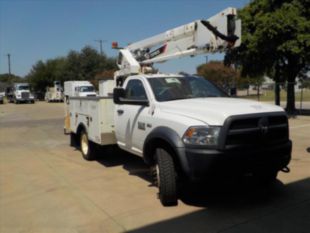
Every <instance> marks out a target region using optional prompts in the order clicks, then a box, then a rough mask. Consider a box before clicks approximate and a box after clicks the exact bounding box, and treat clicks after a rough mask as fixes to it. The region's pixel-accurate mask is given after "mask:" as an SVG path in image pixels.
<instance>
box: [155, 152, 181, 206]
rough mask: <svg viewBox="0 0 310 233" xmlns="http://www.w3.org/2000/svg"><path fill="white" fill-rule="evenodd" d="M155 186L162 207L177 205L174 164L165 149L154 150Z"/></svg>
mask: <svg viewBox="0 0 310 233" xmlns="http://www.w3.org/2000/svg"><path fill="white" fill-rule="evenodd" d="M155 157H156V162H157V163H156V165H155V167H154V172H155V184H156V185H157V186H158V189H159V199H160V202H161V203H162V205H163V206H175V205H177V204H178V198H177V181H176V171H175V167H174V162H173V159H172V157H171V155H170V154H169V152H167V151H166V150H165V149H162V148H158V149H157V150H156V154H155Z"/></svg>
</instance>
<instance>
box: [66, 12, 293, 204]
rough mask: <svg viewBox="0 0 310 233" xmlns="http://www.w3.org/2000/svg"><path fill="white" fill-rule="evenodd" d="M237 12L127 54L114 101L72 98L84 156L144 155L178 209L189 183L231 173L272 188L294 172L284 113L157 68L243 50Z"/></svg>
mask: <svg viewBox="0 0 310 233" xmlns="http://www.w3.org/2000/svg"><path fill="white" fill-rule="evenodd" d="M236 12H237V11H236V9H235V8H228V9H226V10H224V11H222V12H220V13H218V14H217V15H215V16H213V17H211V18H209V19H208V20H207V21H206V20H197V21H195V22H192V23H189V24H186V25H183V26H180V27H177V28H174V29H171V30H168V31H166V32H164V33H161V34H158V35H156V36H153V37H151V38H148V39H145V40H142V41H139V42H136V43H132V44H130V45H129V46H127V47H126V48H122V49H120V54H119V58H118V61H117V64H118V66H119V69H120V70H119V71H117V72H116V73H115V86H116V88H115V89H114V92H113V99H112V98H111V97H109V96H105V97H101V96H100V97H90V98H80V97H73V98H70V103H69V104H68V115H67V116H68V117H69V128H68V131H69V132H71V142H72V144H74V143H77V144H78V145H79V146H80V148H81V152H82V155H83V157H84V158H85V159H86V160H92V159H94V158H95V156H96V148H97V146H98V145H102V146H104V145H111V144H117V145H118V146H119V147H120V148H121V149H123V150H125V151H128V152H130V153H132V154H135V155H137V156H140V157H142V158H143V160H144V161H145V163H146V164H148V165H149V166H150V167H152V172H153V175H154V183H155V184H156V185H157V186H158V189H159V198H160V201H161V203H162V204H163V205H164V206H169V205H176V204H177V201H178V190H179V184H180V182H183V181H190V182H195V181H198V180H203V179H205V178H206V177H212V176H213V175H215V174H219V173H221V174H224V173H226V174H227V175H228V176H231V175H232V174H239V175H247V176H248V175H250V176H253V177H255V178H257V179H258V180H260V181H261V182H263V183H267V182H270V181H272V180H274V179H276V176H277V173H278V171H280V170H282V171H288V168H287V165H288V163H289V161H290V159H291V148H292V143H291V141H290V140H289V133H288V120H287V116H286V113H285V112H284V111H283V109H282V108H280V107H278V106H273V105H268V104H262V103H258V102H255V101H249V100H243V99H234V98H228V97H227V96H226V95H225V93H223V92H222V91H220V90H219V89H218V88H216V87H215V86H214V85H212V83H210V82H208V81H207V80H205V79H203V78H201V77H196V76H190V75H178V74H160V73H157V72H156V71H155V69H153V64H154V63H156V62H164V61H166V60H169V59H175V58H179V57H182V56H193V55H198V54H203V53H210V52H211V53H212V52H221V51H225V50H227V49H230V48H233V47H236V46H238V45H239V44H240V36H241V25H240V21H238V20H236V19H235V17H236ZM114 46H115V47H118V46H117V45H115V44H114ZM67 123H68V122H67Z"/></svg>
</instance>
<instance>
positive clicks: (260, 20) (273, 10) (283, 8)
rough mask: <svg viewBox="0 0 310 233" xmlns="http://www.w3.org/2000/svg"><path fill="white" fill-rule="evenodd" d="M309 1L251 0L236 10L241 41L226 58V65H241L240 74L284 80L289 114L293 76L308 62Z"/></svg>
mask: <svg viewBox="0 0 310 233" xmlns="http://www.w3.org/2000/svg"><path fill="white" fill-rule="evenodd" d="M309 4H310V2H309V0H254V1H252V2H251V3H250V4H248V5H247V6H246V7H244V8H243V9H241V10H240V11H239V16H240V18H241V19H242V44H241V46H240V47H239V48H236V49H234V50H232V51H230V52H228V53H227V54H226V57H225V63H226V64H231V63H237V64H239V65H241V67H242V72H241V74H242V75H243V76H254V77H255V76H262V75H264V74H268V75H269V76H270V77H271V78H273V79H274V80H275V81H276V84H278V83H279V82H282V81H286V82H287V84H288V85H287V93H288V95H287V106H286V109H287V111H288V113H294V111H295V93H294V83H295V80H296V77H298V75H299V74H300V72H303V70H304V69H305V67H307V66H308V65H309V54H310V34H309V32H310V20H309V15H310V5H309ZM276 86H277V87H278V85H276ZM279 90H280V89H279V88H276V94H277V95H279ZM276 103H277V104H279V102H278V101H276Z"/></svg>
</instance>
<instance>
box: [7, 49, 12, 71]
mask: <svg viewBox="0 0 310 233" xmlns="http://www.w3.org/2000/svg"><path fill="white" fill-rule="evenodd" d="M7 57H8V67H9V75H10V76H11V54H9V53H8V54H7Z"/></svg>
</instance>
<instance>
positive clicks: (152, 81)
mask: <svg viewBox="0 0 310 233" xmlns="http://www.w3.org/2000/svg"><path fill="white" fill-rule="evenodd" d="M114 101H115V103H116V105H115V115H114V117H115V118H114V122H115V135H116V139H117V144H118V146H119V147H120V148H122V149H123V150H126V151H128V152H130V153H133V154H136V155H138V156H141V157H143V159H144V161H145V162H146V163H147V164H149V165H150V166H152V165H154V166H157V165H158V158H157V159H156V153H160V152H158V151H157V150H158V149H160V150H164V151H165V153H168V154H170V156H171V158H172V160H173V163H174V166H175V170H176V171H178V176H179V177H186V179H189V180H191V181H197V180H201V179H204V178H206V177H208V176H210V175H211V174H213V173H219V172H221V173H225V172H226V173H228V174H229V173H230V172H233V173H236V172H239V173H240V174H251V175H255V176H257V177H259V178H264V179H266V180H272V179H275V177H276V175H277V173H278V171H280V170H281V169H283V168H285V167H286V166H287V165H288V163H289V161H290V159H291V148H292V144H291V141H290V140H289V134H288V120H287V116H286V113H285V112H284V110H283V109H282V108H281V107H278V106H274V105H269V104H264V103H259V102H255V101H251V100H243V99H238V98H231V97H228V96H227V95H226V94H225V93H224V92H222V91H221V90H220V89H218V88H217V87H216V86H214V85H213V84H212V83H211V82H209V81H207V80H205V79H204V78H201V77H197V76H183V75H162V74H158V75H155V74H154V75H136V76H129V77H128V78H127V79H126V80H125V82H124V84H123V87H122V88H117V89H115V92H114ZM166 158H167V156H166V157H165V158H164V159H166Z"/></svg>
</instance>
